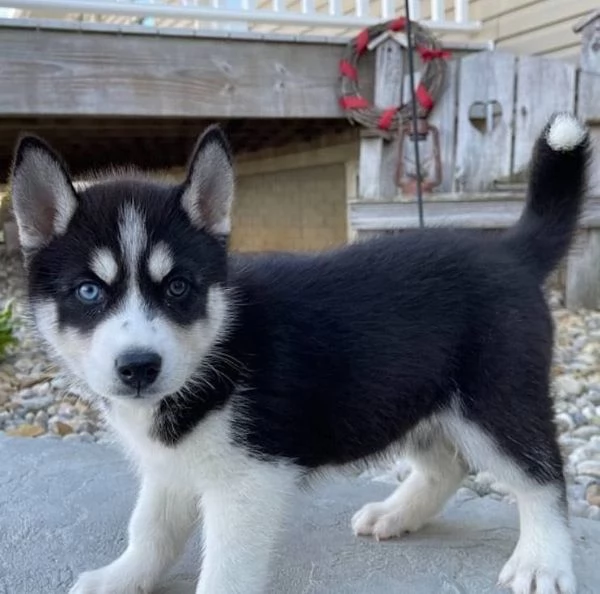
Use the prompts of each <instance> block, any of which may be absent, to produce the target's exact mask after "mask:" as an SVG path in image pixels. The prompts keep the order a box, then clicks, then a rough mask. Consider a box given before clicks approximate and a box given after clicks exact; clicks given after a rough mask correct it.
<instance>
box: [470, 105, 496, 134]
mask: <svg viewBox="0 0 600 594" xmlns="http://www.w3.org/2000/svg"><path fill="white" fill-rule="evenodd" d="M501 118H502V105H500V103H499V102H498V101H496V100H495V99H492V100H491V101H476V102H475V103H473V104H471V107H469V121H470V122H471V125H472V126H473V127H474V128H476V129H477V130H479V132H481V133H482V134H485V133H488V134H489V133H490V132H491V131H492V130H493V129H494V128H495V127H496V126H497V125H498V124H499V123H500V120H501Z"/></svg>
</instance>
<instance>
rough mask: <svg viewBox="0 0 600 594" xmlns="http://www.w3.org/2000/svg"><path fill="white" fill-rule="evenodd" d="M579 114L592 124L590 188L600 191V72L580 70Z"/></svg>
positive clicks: (596, 191)
mask: <svg viewBox="0 0 600 594" xmlns="http://www.w3.org/2000/svg"><path fill="white" fill-rule="evenodd" d="M578 96H579V101H578V106H577V114H578V115H579V117H580V118H581V119H582V120H583V121H584V122H587V123H588V125H589V126H590V134H591V137H592V146H593V160H592V165H591V167H590V190H591V191H592V192H593V193H595V194H596V193H599V192H600V101H599V100H598V98H599V97H600V72H580V73H579V84H578Z"/></svg>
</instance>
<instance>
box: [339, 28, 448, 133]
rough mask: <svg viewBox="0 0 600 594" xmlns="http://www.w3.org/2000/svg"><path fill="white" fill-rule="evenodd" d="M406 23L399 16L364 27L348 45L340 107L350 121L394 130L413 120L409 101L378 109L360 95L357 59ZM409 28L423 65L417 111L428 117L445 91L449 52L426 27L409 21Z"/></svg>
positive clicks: (342, 68)
mask: <svg viewBox="0 0 600 594" xmlns="http://www.w3.org/2000/svg"><path fill="white" fill-rule="evenodd" d="M406 24H407V21H406V19H405V18H404V17H400V18H397V19H393V20H391V21H387V22H385V23H381V24H379V25H374V26H373V27H369V28H367V29H363V30H362V31H361V32H360V33H359V34H358V35H357V36H356V37H355V38H353V39H352V40H350V42H349V43H348V45H347V46H346V49H345V51H344V57H343V58H342V60H341V61H340V75H341V97H340V106H341V108H342V109H343V110H344V111H345V112H346V115H347V117H348V119H349V120H350V121H351V122H353V123H358V124H361V125H363V126H365V127H367V128H371V129H374V128H375V129H379V130H383V131H393V130H399V129H400V128H402V126H403V124H404V123H406V122H408V121H410V120H411V119H412V104H411V103H410V102H408V103H404V104H403V105H398V106H390V107H387V108H385V109H378V108H377V107H375V106H374V105H372V104H371V102H370V101H369V100H368V99H366V98H364V97H363V96H362V95H361V92H360V85H359V81H358V61H359V59H360V58H361V56H363V55H364V54H365V52H366V51H367V50H368V49H369V47H368V46H369V44H370V43H371V42H372V41H373V40H375V39H377V38H378V37H380V36H381V35H382V34H384V33H386V32H401V31H405V30H406ZM410 30H411V37H412V39H413V40H414V43H413V47H414V48H415V50H416V51H417V53H418V54H419V57H420V58H421V62H422V63H423V65H424V67H423V71H422V73H421V80H420V82H419V84H418V86H417V88H416V89H415V98H416V101H417V114H418V117H419V118H426V117H427V116H428V115H429V113H430V112H431V110H432V109H433V107H434V105H435V102H436V101H437V99H438V97H439V96H440V94H441V92H442V87H443V84H444V76H445V73H446V58H448V56H449V55H450V54H449V53H448V52H446V51H444V50H442V49H441V48H440V45H439V44H438V42H437V40H436V39H435V37H434V36H433V35H432V34H431V33H430V32H429V31H428V30H427V29H426V28H425V27H423V26H421V25H419V24H418V23H415V22H414V21H410Z"/></svg>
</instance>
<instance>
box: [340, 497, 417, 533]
mask: <svg viewBox="0 0 600 594" xmlns="http://www.w3.org/2000/svg"><path fill="white" fill-rule="evenodd" d="M422 525H423V521H422V520H421V518H419V517H417V516H416V515H414V516H413V517H411V516H410V515H409V514H407V513H406V512H405V511H403V510H402V509H398V508H397V507H392V508H390V506H389V505H386V504H385V502H382V503H367V505H365V506H363V507H362V508H361V509H360V510H359V511H357V512H356V513H355V514H354V517H353V518H352V530H353V531H354V534H356V535H357V536H371V535H372V536H374V537H375V538H376V539H377V540H386V539H388V538H394V537H397V536H402V535H403V534H406V533H407V532H416V531H417V530H419V528H421V526H422Z"/></svg>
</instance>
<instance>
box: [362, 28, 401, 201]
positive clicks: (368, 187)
mask: <svg viewBox="0 0 600 594" xmlns="http://www.w3.org/2000/svg"><path fill="white" fill-rule="evenodd" d="M403 69H404V62H403V50H402V47H401V46H400V45H399V44H398V43H396V42H395V41H393V40H391V39H389V40H387V41H384V42H383V43H382V44H381V45H380V46H379V47H378V48H377V50H376V59H375V96H374V103H375V105H376V106H378V107H380V108H382V109H385V108H387V107H392V106H395V105H400V101H401V93H402V81H403ZM397 155H398V148H397V145H396V143H395V142H390V141H387V140H385V139H384V138H383V137H380V136H372V135H363V136H362V138H361V141H360V158H359V195H360V197H361V199H362V200H378V199H387V198H393V197H394V196H395V195H397V194H398V188H397V187H396V181H395V171H396V166H397V162H398V159H397Z"/></svg>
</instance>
